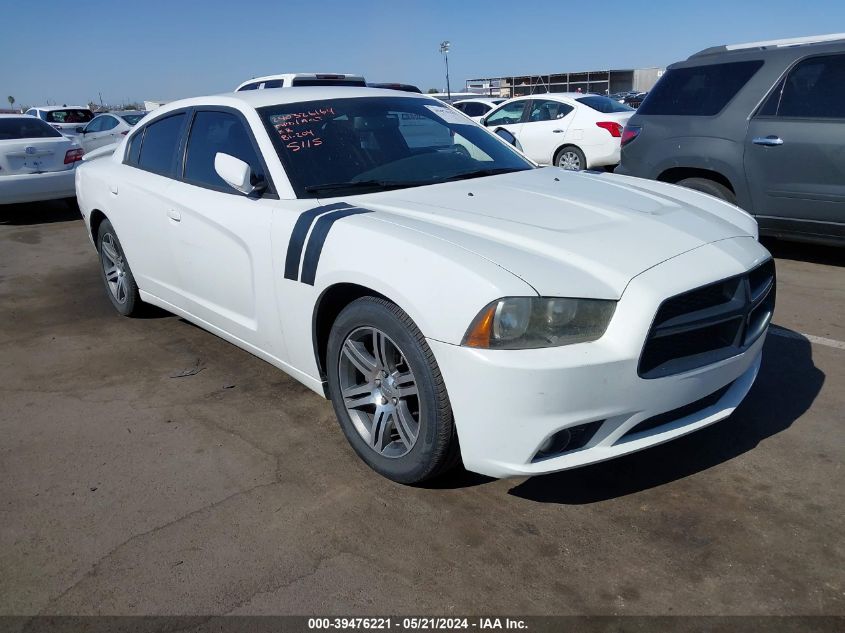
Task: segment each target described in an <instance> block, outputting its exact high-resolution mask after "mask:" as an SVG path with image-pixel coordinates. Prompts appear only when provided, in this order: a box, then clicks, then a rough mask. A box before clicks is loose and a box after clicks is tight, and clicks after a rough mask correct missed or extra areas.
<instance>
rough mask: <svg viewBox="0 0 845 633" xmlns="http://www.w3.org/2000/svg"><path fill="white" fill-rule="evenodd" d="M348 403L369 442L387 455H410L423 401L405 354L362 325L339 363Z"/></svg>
mask: <svg viewBox="0 0 845 633" xmlns="http://www.w3.org/2000/svg"><path fill="white" fill-rule="evenodd" d="M338 376H339V378H340V381H339V383H340V391H341V395H342V396H343V405H344V407H345V408H346V412H347V413H348V414H349V417H350V419H351V420H352V424H353V425H354V426H355V429H356V430H357V431H358V433H359V434H360V436H361V437H362V438H363V440H364V441H365V442H366V443H367V445H368V446H369V447H370V448H371V449H373V450H374V451H375V452H377V453H378V454H380V455H382V456H383V457H389V458H397V457H402V456H404V455H407V454H408V453H409V452H410V451H411V449H412V448H413V447H414V444H416V441H417V437H418V436H419V432H420V419H421V411H420V407H421V401H420V398H419V394H418V390H417V382H416V379H415V378H414V373H413V371H412V370H411V368H410V366H409V365H408V362H407V360H406V358H405V354H404V353H403V352H402V350H401V349H400V348H399V346H398V345H396V343H394V342H393V340H392V339H390V337H388V336H387V335H386V334H385V333H384V332H382V331H381V330H379V329H378V328H375V327H359V328H357V329H355V330H354V331H352V332H351V333H350V334H349V335H348V336H347V337H346V339H345V340H344V342H343V347H342V348H341V353H340V359H339V361H338Z"/></svg>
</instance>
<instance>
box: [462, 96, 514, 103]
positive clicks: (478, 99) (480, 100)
mask: <svg viewBox="0 0 845 633" xmlns="http://www.w3.org/2000/svg"><path fill="white" fill-rule="evenodd" d="M496 101H498V102H499V103H501V102H502V101H507V99H506V98H505V97H472V98H470V99H458V100H457V101H453V103H467V102H475V103H495V102H496Z"/></svg>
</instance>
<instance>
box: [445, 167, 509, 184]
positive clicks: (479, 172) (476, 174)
mask: <svg viewBox="0 0 845 633" xmlns="http://www.w3.org/2000/svg"><path fill="white" fill-rule="evenodd" d="M515 171H525V169H523V168H522V167H496V168H495V169H475V170H473V171H465V172H464V173H462V174H455V175H454V176H449V177H448V178H444V179H443V182H448V181H450V180H469V179H470V178H483V177H484V176H496V175H498V174H510V173H512V172H515Z"/></svg>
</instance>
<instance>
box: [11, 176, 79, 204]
mask: <svg viewBox="0 0 845 633" xmlns="http://www.w3.org/2000/svg"><path fill="white" fill-rule="evenodd" d="M75 173H76V169H65V170H62V171H45V172H42V173H40V174H9V175H6V176H0V204H21V203H24V202H40V201H42V200H59V199H61V198H72V197H73V196H75V195H76V188H75V185H74V175H75Z"/></svg>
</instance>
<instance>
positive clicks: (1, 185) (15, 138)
mask: <svg viewBox="0 0 845 633" xmlns="http://www.w3.org/2000/svg"><path fill="white" fill-rule="evenodd" d="M82 154H83V150H82V148H81V147H80V146H79V143H77V142H76V141H75V140H73V139H71V138H68V137H66V136H63V135H62V134H60V133H59V132H58V131H57V130H55V129H53V128H52V127H51V126H50V125H48V124H47V123H45V122H44V121H42V120H40V119H36V118H33V117H31V116H26V115H23V114H0V204H18V203H22V202H37V201H41V200H59V199H62V198H68V199H72V198H73V197H74V196H75V195H76V190H75V186H74V175H75V174H74V171H75V170H74V168H75V167H76V166H77V165H78V164H79V161H80V160H82Z"/></svg>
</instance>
